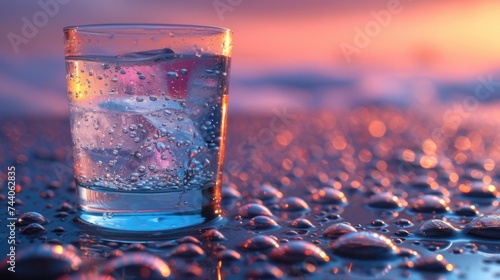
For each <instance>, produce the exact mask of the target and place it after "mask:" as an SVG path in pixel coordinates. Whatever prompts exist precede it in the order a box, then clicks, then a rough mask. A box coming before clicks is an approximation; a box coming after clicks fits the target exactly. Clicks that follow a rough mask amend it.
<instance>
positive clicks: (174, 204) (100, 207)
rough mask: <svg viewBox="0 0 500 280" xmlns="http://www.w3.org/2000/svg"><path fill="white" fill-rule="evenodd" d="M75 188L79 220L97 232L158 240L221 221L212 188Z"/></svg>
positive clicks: (218, 204) (218, 206)
mask: <svg viewBox="0 0 500 280" xmlns="http://www.w3.org/2000/svg"><path fill="white" fill-rule="evenodd" d="M77 188H78V197H79V209H78V210H79V213H78V220H79V221H80V222H83V223H84V224H86V225H88V226H91V227H92V228H94V229H95V230H99V231H108V232H114V233H117V234H118V233H123V234H125V235H152V236H158V235H161V234H162V233H164V234H169V233H172V232H174V231H176V230H179V229H188V228H194V227H196V226H199V225H203V224H207V223H209V222H211V221H213V220H218V221H220V220H221V219H222V218H221V217H220V212H221V211H220V200H219V199H217V197H215V196H214V193H215V191H214V190H215V188H214V187H210V188H205V189H194V190H183V191H168V192H151V191H149V192H138V191H114V190H110V189H104V188H88V187H83V186H78V187H77Z"/></svg>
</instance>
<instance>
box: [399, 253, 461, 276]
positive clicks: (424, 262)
mask: <svg viewBox="0 0 500 280" xmlns="http://www.w3.org/2000/svg"><path fill="white" fill-rule="evenodd" d="M400 267H401V268H414V269H417V270H420V271H428V272H451V271H453V269H454V267H453V265H452V264H450V263H448V262H447V261H446V260H445V259H444V258H443V256H442V255H436V256H435V257H427V258H418V259H417V260H416V261H415V262H413V261H408V262H406V263H404V264H402V265H400Z"/></svg>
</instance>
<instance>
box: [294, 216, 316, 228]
mask: <svg viewBox="0 0 500 280" xmlns="http://www.w3.org/2000/svg"><path fill="white" fill-rule="evenodd" d="M290 226H291V227H293V228H313V227H314V225H313V224H312V223H311V222H310V221H309V220H308V219H304V218H297V219H295V220H293V221H292V222H291V223H290Z"/></svg>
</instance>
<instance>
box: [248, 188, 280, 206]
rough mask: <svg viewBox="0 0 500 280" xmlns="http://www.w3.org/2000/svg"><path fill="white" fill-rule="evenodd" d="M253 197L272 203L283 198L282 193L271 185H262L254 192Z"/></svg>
mask: <svg viewBox="0 0 500 280" xmlns="http://www.w3.org/2000/svg"><path fill="white" fill-rule="evenodd" d="M253 197H255V198H258V199H260V200H262V201H265V202H268V201H269V202H274V201H277V200H278V199H280V198H282V197H283V193H282V192H280V191H279V190H278V189H277V188H275V187H273V186H271V185H263V186H260V187H259V188H257V189H256V190H255V191H254V195H253Z"/></svg>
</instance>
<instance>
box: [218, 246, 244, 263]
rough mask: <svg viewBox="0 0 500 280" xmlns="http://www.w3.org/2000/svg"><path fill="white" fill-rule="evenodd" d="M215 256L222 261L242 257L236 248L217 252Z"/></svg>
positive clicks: (235, 259)
mask: <svg viewBox="0 0 500 280" xmlns="http://www.w3.org/2000/svg"><path fill="white" fill-rule="evenodd" d="M215 257H216V258H217V259H218V260H221V261H237V260H239V259H241V254H240V253H238V252H237V251H235V250H231V249H227V250H221V251H219V252H216V253H215Z"/></svg>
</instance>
